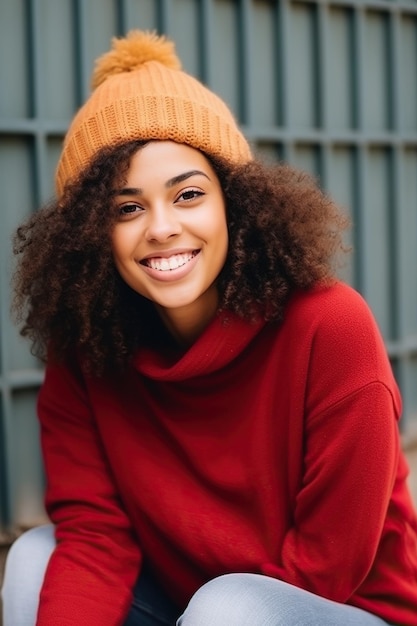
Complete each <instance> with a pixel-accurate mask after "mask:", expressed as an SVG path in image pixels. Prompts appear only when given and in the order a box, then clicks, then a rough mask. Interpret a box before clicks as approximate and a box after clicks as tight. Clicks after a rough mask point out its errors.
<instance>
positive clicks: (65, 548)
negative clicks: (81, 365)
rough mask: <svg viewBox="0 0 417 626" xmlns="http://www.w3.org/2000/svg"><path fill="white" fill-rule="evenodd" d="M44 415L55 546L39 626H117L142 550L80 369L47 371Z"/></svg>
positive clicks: (124, 612)
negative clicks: (124, 504) (111, 466)
mask: <svg viewBox="0 0 417 626" xmlns="http://www.w3.org/2000/svg"><path fill="white" fill-rule="evenodd" d="M38 413H39V419H40V424H41V441H42V450H43V458H44V465H45V472H46V480H47V488H46V508H47V511H48V514H49V516H50V518H51V520H52V522H53V523H54V524H55V529H56V530H55V532H56V540H57V546H56V549H55V551H54V553H53V554H52V557H51V559H50V562H49V565H48V568H47V571H46V575H45V579H44V584H43V588H42V591H41V596H40V606H39V612H38V619H37V626H56V625H57V624H59V626H84V625H85V626H87V625H88V626H103V624H106V626H119V625H121V624H123V622H124V619H125V618H126V615H127V613H128V611H129V608H130V605H131V601H132V591H131V590H132V588H133V586H134V583H135V581H136V578H137V575H138V571H139V567H140V550H139V546H138V542H137V539H136V538H135V537H134V536H133V532H132V528H131V525H130V523H129V520H128V518H127V515H126V513H125V512H124V510H123V507H122V505H121V503H120V501H119V498H118V495H117V489H116V486H115V484H114V482H113V478H112V475H111V471H110V468H109V466H108V463H107V460H106V457H105V454H104V452H103V449H102V445H101V442H100V438H99V434H98V432H97V429H96V425H95V421H94V418H93V415H92V414H91V410H90V407H89V402H88V394H87V392H86V390H85V387H84V384H83V380H82V377H81V374H80V373H79V372H77V370H76V369H75V368H74V369H73V368H70V367H67V366H61V365H59V366H58V365H53V366H48V367H47V371H46V378H45V382H44V384H43V386H42V388H41V391H40V394H39V401H38Z"/></svg>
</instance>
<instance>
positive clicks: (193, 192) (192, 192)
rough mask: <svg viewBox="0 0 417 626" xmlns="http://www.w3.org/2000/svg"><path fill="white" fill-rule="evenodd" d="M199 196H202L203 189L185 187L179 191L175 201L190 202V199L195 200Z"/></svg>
mask: <svg viewBox="0 0 417 626" xmlns="http://www.w3.org/2000/svg"><path fill="white" fill-rule="evenodd" d="M201 196H204V191H201V189H186V190H185V191H182V192H181V193H180V195H179V196H178V197H177V199H176V202H191V200H195V199H196V198H200V197H201Z"/></svg>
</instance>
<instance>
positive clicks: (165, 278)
mask: <svg viewBox="0 0 417 626" xmlns="http://www.w3.org/2000/svg"><path fill="white" fill-rule="evenodd" d="M191 253H193V256H192V258H191V259H190V260H189V261H187V263H184V265H181V266H180V267H177V268H176V269H171V270H157V269H155V268H153V267H149V265H145V264H144V261H146V260H147V259H156V258H157V259H168V258H169V257H171V256H175V255H178V254H181V255H184V254H191ZM200 253H201V250H199V249H196V248H192V249H188V250H184V249H183V248H182V249H177V250H166V251H161V252H158V253H153V254H149V255H147V256H145V257H143V258H142V259H141V260H140V261H138V262H137V263H138V265H139V267H140V268H141V269H142V270H143V271H144V272H145V273H146V274H147V275H148V276H149V277H150V278H152V279H154V280H157V281H159V282H164V283H166V282H173V281H177V280H181V279H182V278H184V277H185V276H187V275H188V274H189V273H190V272H192V270H193V269H194V267H195V266H196V264H197V263H198V259H199V257H200Z"/></svg>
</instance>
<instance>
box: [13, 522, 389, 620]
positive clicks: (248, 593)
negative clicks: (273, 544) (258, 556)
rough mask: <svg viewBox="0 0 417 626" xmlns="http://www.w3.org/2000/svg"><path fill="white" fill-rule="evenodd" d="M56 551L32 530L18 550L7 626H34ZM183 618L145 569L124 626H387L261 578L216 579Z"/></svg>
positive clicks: (42, 533) (43, 531)
mask: <svg viewBox="0 0 417 626" xmlns="http://www.w3.org/2000/svg"><path fill="white" fill-rule="evenodd" d="M54 547H55V541H54V536H53V527H52V526H41V527H39V528H35V529H32V530H30V531H28V532H26V533H24V534H23V535H22V536H21V537H20V538H19V539H18V540H17V541H16V542H15V543H14V544H13V546H12V548H11V550H10V552H9V555H8V558H7V562H6V571H5V579H4V585H3V589H2V597H3V626H34V625H35V623H36V612H37V607H38V598H39V591H40V588H41V585H42V581H43V576H44V572H45V568H46V565H47V563H48V560H49V557H50V555H51V552H52V551H53V549H54ZM180 614H181V609H180V608H179V607H177V606H176V605H175V603H173V601H172V600H170V599H169V598H168V597H167V595H166V594H165V593H164V591H163V590H162V589H161V588H160V587H159V585H158V583H157V582H156V581H155V580H154V579H153V577H152V575H151V573H150V572H148V571H147V569H146V568H145V569H144V571H143V572H142V574H141V576H140V577H139V580H138V582H137V584H136V586H135V588H134V600H133V603H132V607H131V610H130V612H129V615H128V617H127V619H126V621H125V623H124V626H175V624H176V625H177V626H225V625H227V626H339V625H340V626H387V624H386V622H384V621H383V620H381V619H380V618H378V617H376V616H375V615H371V614H370V613H367V612H365V611H362V610H361V609H358V608H355V607H352V606H349V605H346V604H339V603H337V602H332V601H330V600H326V599H325V598H322V597H320V596H317V595H314V594H312V593H309V592H308V591H304V590H303V589H298V588H297V587H294V586H293V585H289V584H287V583H284V582H282V581H279V580H276V579H274V578H270V577H268V576H262V575H260V574H225V575H224V576H219V577H218V578H214V579H213V580H211V581H209V582H208V583H206V584H205V585H203V586H202V587H201V588H200V589H199V590H198V591H197V592H196V593H195V594H194V596H193V597H192V598H191V600H190V603H189V605H188V607H187V608H186V609H185V611H184V612H183V614H182V615H181V616H180ZM103 626H104V625H103Z"/></svg>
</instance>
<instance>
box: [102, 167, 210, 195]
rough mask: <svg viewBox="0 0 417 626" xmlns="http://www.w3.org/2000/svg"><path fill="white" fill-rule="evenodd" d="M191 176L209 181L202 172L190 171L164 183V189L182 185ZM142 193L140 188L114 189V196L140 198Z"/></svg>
mask: <svg viewBox="0 0 417 626" xmlns="http://www.w3.org/2000/svg"><path fill="white" fill-rule="evenodd" d="M192 176H205V178H207V180H210V178H209V176H207V174H205V173H204V172H202V171H201V170H190V171H188V172H183V173H182V174H178V176H173V178H170V179H169V180H167V182H166V183H165V187H166V188H167V189H170V188H171V187H175V185H178V183H182V182H183V181H184V180H187V179H188V178H191V177H192ZM142 193H143V189H141V188H140V187H124V188H123V189H115V190H114V195H115V196H140V195H141V194H142Z"/></svg>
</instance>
